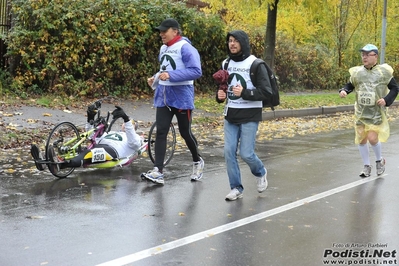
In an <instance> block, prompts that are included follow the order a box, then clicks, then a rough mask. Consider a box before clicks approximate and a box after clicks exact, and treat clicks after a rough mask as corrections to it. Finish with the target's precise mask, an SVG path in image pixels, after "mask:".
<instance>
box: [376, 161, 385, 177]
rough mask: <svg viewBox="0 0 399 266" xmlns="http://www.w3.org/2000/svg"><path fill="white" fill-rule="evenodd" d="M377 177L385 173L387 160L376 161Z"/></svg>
mask: <svg viewBox="0 0 399 266" xmlns="http://www.w3.org/2000/svg"><path fill="white" fill-rule="evenodd" d="M376 169H377V175H382V174H383V173H384V172H385V159H384V158H382V159H381V160H380V161H376Z"/></svg>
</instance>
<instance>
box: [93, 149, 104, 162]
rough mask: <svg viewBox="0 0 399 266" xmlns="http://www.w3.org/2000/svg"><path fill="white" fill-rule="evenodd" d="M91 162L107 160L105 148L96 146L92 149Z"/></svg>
mask: <svg viewBox="0 0 399 266" xmlns="http://www.w3.org/2000/svg"><path fill="white" fill-rule="evenodd" d="M91 154H92V157H91V162H92V163H98V162H105V155H106V152H105V150H104V148H94V149H92V150H91Z"/></svg>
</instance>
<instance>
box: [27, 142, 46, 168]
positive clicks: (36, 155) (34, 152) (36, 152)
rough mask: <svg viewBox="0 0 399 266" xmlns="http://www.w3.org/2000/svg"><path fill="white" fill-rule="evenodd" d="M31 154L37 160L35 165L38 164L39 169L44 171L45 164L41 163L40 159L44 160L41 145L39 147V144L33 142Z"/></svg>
mask: <svg viewBox="0 0 399 266" xmlns="http://www.w3.org/2000/svg"><path fill="white" fill-rule="evenodd" d="M30 154H31V155H32V157H33V159H34V160H35V165H36V168H37V170H39V171H43V170H44V165H45V164H42V163H40V161H43V156H42V154H41V153H40V150H39V147H37V145H35V144H32V146H31V147H30Z"/></svg>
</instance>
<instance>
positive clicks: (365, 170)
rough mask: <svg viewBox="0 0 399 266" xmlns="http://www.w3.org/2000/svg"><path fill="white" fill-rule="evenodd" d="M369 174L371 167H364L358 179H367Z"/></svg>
mask: <svg viewBox="0 0 399 266" xmlns="http://www.w3.org/2000/svg"><path fill="white" fill-rule="evenodd" d="M370 174H371V166H370V165H365V166H364V168H363V171H361V172H360V175H359V176H360V177H368V176H370Z"/></svg>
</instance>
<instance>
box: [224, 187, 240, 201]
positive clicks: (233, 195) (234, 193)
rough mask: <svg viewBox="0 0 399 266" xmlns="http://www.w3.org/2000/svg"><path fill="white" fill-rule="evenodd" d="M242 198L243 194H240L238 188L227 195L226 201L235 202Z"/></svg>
mask: <svg viewBox="0 0 399 266" xmlns="http://www.w3.org/2000/svg"><path fill="white" fill-rule="evenodd" d="M242 197H243V195H242V192H240V191H239V190H238V189H237V188H233V189H232V190H231V191H230V193H229V194H227V195H226V200H229V201H233V200H236V199H241V198H242Z"/></svg>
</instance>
